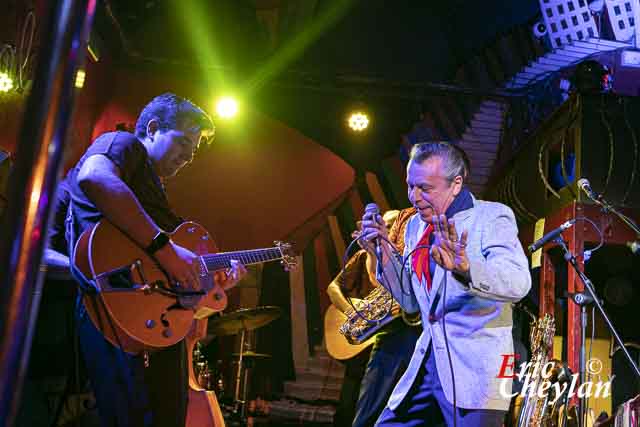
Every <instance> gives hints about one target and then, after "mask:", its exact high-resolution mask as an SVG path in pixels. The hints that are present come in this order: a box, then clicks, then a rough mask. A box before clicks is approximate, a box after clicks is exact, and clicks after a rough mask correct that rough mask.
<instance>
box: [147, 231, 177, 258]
mask: <svg viewBox="0 0 640 427" xmlns="http://www.w3.org/2000/svg"><path fill="white" fill-rule="evenodd" d="M169 240H171V239H170V238H169V234H167V233H165V232H164V231H159V232H158V234H156V237H154V238H153V240H152V241H151V243H150V244H149V246H147V247H146V248H145V249H144V251H145V252H146V253H147V254H148V255H150V256H154V255H155V253H156V252H158V251H159V250H160V249H162V248H164V247H165V246H166V244H167V243H169Z"/></svg>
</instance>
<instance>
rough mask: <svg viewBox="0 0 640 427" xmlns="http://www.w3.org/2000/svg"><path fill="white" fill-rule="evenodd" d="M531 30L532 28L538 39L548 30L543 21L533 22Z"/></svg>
mask: <svg viewBox="0 0 640 427" xmlns="http://www.w3.org/2000/svg"><path fill="white" fill-rule="evenodd" d="M532 30H533V35H534V36H536V37H537V38H539V39H540V38H542V37H544V36H546V35H547V32H548V31H547V26H546V25H544V23H543V22H536V23H535V24H533V28H532Z"/></svg>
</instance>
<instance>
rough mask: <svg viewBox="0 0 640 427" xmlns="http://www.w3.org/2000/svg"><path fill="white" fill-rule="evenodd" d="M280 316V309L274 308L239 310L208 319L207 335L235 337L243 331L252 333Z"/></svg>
mask: <svg viewBox="0 0 640 427" xmlns="http://www.w3.org/2000/svg"><path fill="white" fill-rule="evenodd" d="M281 314H282V310H281V309H280V307H275V306H264V307H256V308H241V309H239V310H236V311H232V312H231V313H229V314H224V315H222V316H220V317H216V318H215V319H209V324H208V326H207V334H209V335H217V336H220V335H237V334H239V333H240V332H242V330H243V329H244V330H247V331H252V330H254V329H258V328H261V327H263V326H265V325H267V324H269V323H271V322H272V321H274V320H275V319H277V318H278V317H280V315H281Z"/></svg>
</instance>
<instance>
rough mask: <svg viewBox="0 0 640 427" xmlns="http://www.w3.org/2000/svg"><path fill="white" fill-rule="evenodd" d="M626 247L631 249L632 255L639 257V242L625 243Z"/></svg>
mask: <svg viewBox="0 0 640 427" xmlns="http://www.w3.org/2000/svg"><path fill="white" fill-rule="evenodd" d="M627 246H628V247H629V249H631V253H632V254H634V255H640V241H638V240H636V241H635V242H627Z"/></svg>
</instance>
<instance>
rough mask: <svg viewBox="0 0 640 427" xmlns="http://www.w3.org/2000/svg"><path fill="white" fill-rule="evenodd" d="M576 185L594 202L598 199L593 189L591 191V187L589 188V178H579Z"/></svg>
mask: <svg viewBox="0 0 640 427" xmlns="http://www.w3.org/2000/svg"><path fill="white" fill-rule="evenodd" d="M578 187H580V189H581V190H582V191H584V193H585V194H586V195H587V197H589V198H590V199H591V200H593V201H594V202H599V201H600V196H599V195H598V194H597V193H596V192H595V191H593V189H592V188H591V184H590V183H589V180H588V179H587V178H580V179H579V180H578Z"/></svg>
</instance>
